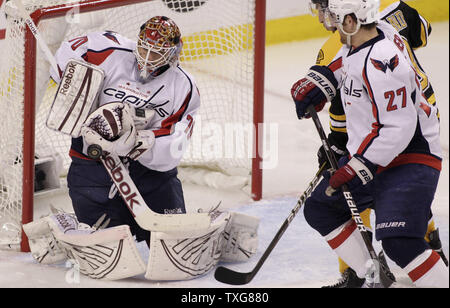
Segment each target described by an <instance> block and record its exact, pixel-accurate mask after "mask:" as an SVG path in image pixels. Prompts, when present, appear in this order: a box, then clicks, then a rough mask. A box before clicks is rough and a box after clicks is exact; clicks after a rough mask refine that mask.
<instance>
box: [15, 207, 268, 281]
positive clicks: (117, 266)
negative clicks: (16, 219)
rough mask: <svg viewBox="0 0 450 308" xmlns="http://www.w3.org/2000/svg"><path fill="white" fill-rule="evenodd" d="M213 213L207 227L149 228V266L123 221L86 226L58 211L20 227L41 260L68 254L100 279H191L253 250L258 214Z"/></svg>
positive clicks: (55, 260) (60, 258) (58, 259)
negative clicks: (101, 225) (140, 276)
mask: <svg viewBox="0 0 450 308" xmlns="http://www.w3.org/2000/svg"><path fill="white" fill-rule="evenodd" d="M211 215H212V217H213V219H212V222H211V224H210V226H208V227H206V228H205V227H202V228H198V229H197V230H188V231H186V230H178V231H176V232H175V231H174V232H152V233H151V237H150V254H149V259H148V264H147V266H145V263H144V262H143V260H142V257H141V254H140V251H139V250H138V249H137V247H136V244H135V241H134V239H133V237H132V236H131V233H130V231H129V227H128V226H126V225H122V226H116V227H112V228H106V229H101V227H100V228H99V229H97V228H98V225H100V224H101V223H102V222H101V221H99V222H97V224H96V225H95V226H93V227H89V226H87V225H85V224H81V223H79V222H78V221H77V219H76V217H75V215H73V214H69V213H64V212H62V213H57V214H54V215H51V216H47V217H44V218H41V219H39V220H37V221H34V222H31V223H28V224H26V225H24V226H23V228H24V231H25V233H26V234H27V236H28V238H29V242H30V248H31V254H32V256H33V258H34V259H36V260H37V261H38V262H39V263H42V264H53V263H62V262H65V261H66V260H67V259H69V260H70V261H71V262H72V263H75V264H77V265H78V267H79V270H80V273H82V274H84V275H86V276H88V277H90V278H93V279H102V280H117V279H123V278H127V277H133V276H136V275H140V274H143V273H145V278H146V279H149V280H189V279H193V278H197V277H199V276H202V275H204V274H206V273H208V272H209V271H210V270H211V269H212V268H214V267H215V266H216V264H217V263H218V262H219V261H226V262H236V261H246V260H248V259H249V258H250V257H252V256H253V255H254V254H255V253H256V250H257V246H258V236H257V230H258V226H259V219H258V218H256V217H252V216H248V215H245V214H241V213H234V212H233V213H228V212H213V213H211ZM103 218H104V217H103Z"/></svg>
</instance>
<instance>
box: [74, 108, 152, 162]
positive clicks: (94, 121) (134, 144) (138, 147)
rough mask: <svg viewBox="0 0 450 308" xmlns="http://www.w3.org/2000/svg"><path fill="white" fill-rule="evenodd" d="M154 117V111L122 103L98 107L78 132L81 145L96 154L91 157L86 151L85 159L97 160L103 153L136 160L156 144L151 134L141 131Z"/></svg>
mask: <svg viewBox="0 0 450 308" xmlns="http://www.w3.org/2000/svg"><path fill="white" fill-rule="evenodd" d="M154 114H155V112H154V111H153V110H142V109H135V108H134V107H131V106H129V105H128V104H124V103H121V102H115V103H108V104H105V105H103V106H101V107H100V108H98V109H97V110H95V111H94V112H93V113H92V114H90V115H89V116H88V118H87V119H86V122H85V124H84V125H83V127H82V129H81V135H82V136H83V138H84V141H85V142H86V143H87V144H88V145H89V146H90V148H91V146H95V149H96V150H97V151H98V155H93V154H91V153H92V152H91V153H90V151H89V148H88V155H89V156H91V157H92V158H97V157H98V156H100V155H101V152H103V151H104V152H108V153H114V154H117V155H118V156H122V157H125V156H126V157H129V158H131V159H138V158H139V157H140V156H141V155H142V154H143V153H145V152H146V151H147V150H149V149H150V148H152V147H153V144H154V142H155V135H154V134H153V132H152V131H150V130H144V129H143V128H145V127H146V126H147V124H148V123H149V122H150V120H151V118H152V117H153V116H154ZM139 129H140V130H139Z"/></svg>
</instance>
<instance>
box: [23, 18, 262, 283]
mask: <svg viewBox="0 0 450 308" xmlns="http://www.w3.org/2000/svg"><path fill="white" fill-rule="evenodd" d="M182 45H183V43H182V40H181V33H180V30H179V28H178V26H177V25H176V24H175V22H174V21H173V20H171V19H169V18H167V17H165V16H155V17H152V18H150V19H149V20H148V21H147V22H146V23H145V24H143V25H142V26H141V28H140V31H139V34H138V37H137V43H136V42H134V41H132V40H130V39H128V38H125V37H123V36H121V35H120V34H117V33H114V32H111V31H105V32H95V33H89V34H87V35H86V36H82V37H78V38H74V39H71V40H69V41H66V42H64V43H62V45H61V47H60V48H59V49H58V51H57V52H56V55H55V58H56V61H57V64H58V72H56V71H54V70H53V69H52V70H51V77H52V79H53V80H54V81H55V82H56V83H59V85H60V86H59V88H58V91H57V93H56V96H55V100H54V103H53V105H52V110H51V113H50V115H49V118H48V120H47V126H50V127H52V128H54V129H56V130H58V131H60V132H63V133H67V131H66V130H65V129H59V128H58V126H56V128H55V126H52V125H54V123H56V122H55V120H61V121H62V122H58V123H62V124H61V127H66V123H69V124H70V125H68V126H70V127H71V129H69V131H70V133H68V134H70V135H72V136H73V137H74V135H75V136H79V137H76V138H73V139H72V144H71V149H70V153H69V154H70V156H71V158H72V163H71V165H70V168H69V172H68V176H67V181H68V187H69V195H70V198H71V200H72V205H73V209H74V212H75V214H72V213H65V212H62V213H60V212H58V213H54V215H50V216H47V217H43V218H41V219H39V220H36V221H33V222H31V223H29V224H26V225H24V231H25V232H26V234H27V236H28V238H29V243H30V249H31V252H32V255H33V257H34V258H35V259H36V260H37V261H38V262H39V263H43V264H53V263H56V262H61V261H65V260H66V259H69V260H71V262H73V263H75V264H76V263H78V267H79V271H80V272H81V273H83V274H85V275H87V276H89V277H92V278H94V279H106V280H116V279H123V278H127V277H132V276H136V275H140V274H143V273H145V278H147V279H149V280H188V279H193V278H196V277H199V276H200V275H203V274H205V273H207V272H208V271H210V270H211V269H212V268H214V266H215V265H216V264H217V262H219V260H222V261H245V260H247V259H248V258H249V257H250V256H252V255H253V254H254V253H255V252H256V249H257V235H256V230H257V228H258V224H259V219H257V218H256V217H252V216H249V215H245V214H240V213H229V212H222V211H218V210H217V209H213V210H211V211H210V212H209V213H196V214H194V213H190V214H191V215H190V216H188V215H171V214H184V213H186V209H185V204H184V198H183V190H182V186H181V182H180V181H179V179H178V178H177V166H178V164H179V162H180V160H181V158H182V156H183V151H184V149H186V143H187V142H188V141H189V139H190V136H191V134H192V129H193V126H194V117H195V114H196V112H197V110H198V108H199V107H200V97H199V92H198V89H197V87H196V83H195V81H194V79H193V77H192V76H191V75H190V74H189V73H187V72H186V71H184V69H183V68H182V67H181V66H180V65H179V63H178V59H179V55H180V52H181V49H182ZM80 72H81V73H80ZM91 88H93V89H95V91H90V89H91ZM97 89H100V90H99V91H97ZM92 92H94V96H93V97H94V99H90V98H92ZM95 98H97V99H95ZM88 101H89V102H88ZM96 101H97V105H95V103H96ZM92 103H94V106H93V107H94V108H93V109H91V108H84V106H85V104H87V105H89V104H92ZM80 106H81V108H79V107H80ZM66 107H68V108H66ZM84 109H87V110H88V112H87V118H86V119H85V120H84V118H85V117H84V116H82V114H84ZM73 110H76V111H78V112H73ZM92 110H94V111H93V112H91V111H92ZM73 113H76V115H74V116H73V117H72V114H73ZM80 118H83V120H82V121H81V124H80V126H78V122H79V119H80ZM73 119H75V121H74V122H72V120H73ZM52 123H53V124H52ZM74 130H75V131H77V133H75V134H72V131H74ZM78 130H79V131H80V132H81V134H78ZM93 148H94V149H96V151H97V154H98V153H103V154H104V155H103V156H102V157H101V159H97V158H96V157H97V155H94V152H93V151H92V149H93ZM99 149H100V150H99ZM119 160H121V161H122V163H120V162H119V163H117V164H116V162H117V161H119ZM111 163H112V165H111ZM124 168H126V169H128V170H127V171H128V172H126V171H125V170H123V169H124ZM107 169H108V171H107ZM128 175H129V177H128ZM129 178H131V179H129ZM113 179H114V182H113ZM132 182H133V183H132ZM133 184H134V185H133ZM132 186H136V187H132ZM117 189H119V190H120V192H118V191H117ZM138 194H139V195H141V196H142V198H140V196H139V198H136V199H133V198H134V197H135V196H136V195H138ZM133 195H134V197H133ZM122 198H123V199H122ZM142 199H143V200H142ZM129 200H134V201H135V202H129ZM140 201H142V203H145V204H141V203H139V202H140ZM138 206H140V207H141V212H140V213H137V211H135V210H136V207H138ZM142 206H145V207H146V206H148V207H150V209H151V210H152V211H150V210H149V211H146V210H145V209H144V210H142ZM129 208H130V209H131V210H132V211H133V214H135V215H136V216H135V217H134V216H133V215H132V214H131V212H130V211H129ZM142 211H143V212H144V214H142ZM154 212H156V213H154ZM150 213H152V214H150ZM159 214H162V215H159ZM164 214H168V215H164ZM154 216H157V217H159V219H160V220H159V221H160V222H156V223H155V221H154V220H152V219H154ZM200 216H201V217H203V218H204V219H202V220H200V218H198V217H200ZM139 217H140V218H142V220H140V219H139ZM188 217H191V220H190V222H189V223H186V224H183V221H184V222H185V221H186V220H188ZM163 218H166V219H163ZM197 218H198V220H197ZM161 221H162V222H161ZM174 221H175V222H174ZM137 222H139V224H138V223H137ZM143 222H145V224H142V223H143ZM164 222H167V223H168V224H169V222H172V224H169V226H168V227H167V225H166V228H162V227H161V225H162V224H164ZM142 225H144V226H146V227H141V226H142ZM144 228H145V229H144ZM149 230H151V234H150V231H149ZM133 235H134V236H135V239H136V241H138V242H142V241H145V242H146V243H147V245H148V246H149V251H150V253H149V256H148V263H147V265H146V264H145V263H144V262H143V261H142V259H141V256H140V253H139V251H138V249H137V246H136V244H135V239H134V238H133ZM238 235H239V236H238ZM180 251H189V253H188V254H185V253H181V254H180Z"/></svg>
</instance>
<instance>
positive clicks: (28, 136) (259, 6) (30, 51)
mask: <svg viewBox="0 0 450 308" xmlns="http://www.w3.org/2000/svg"><path fill="white" fill-rule="evenodd" d="M150 1H154V0H85V1H80V2H77V3H73V4H62V5H55V6H50V7H47V8H41V9H38V10H36V11H34V12H32V13H31V14H30V16H31V18H32V20H33V21H34V23H35V24H36V25H39V22H40V21H42V20H44V19H48V18H56V17H61V16H64V15H65V14H66V13H67V12H68V11H70V10H72V9H76V10H77V12H79V13H85V12H92V11H97V10H100V9H109V8H114V7H120V6H125V5H130V4H137V3H141V2H150ZM265 24H266V0H255V21H254V52H255V54H254V77H253V124H254V125H255V130H254V132H255V133H254V136H253V152H254V153H253V158H252V173H251V174H252V181H251V182H252V183H251V196H252V199H253V200H255V201H256V200H260V199H261V198H262V155H261V153H262V149H263V144H262V142H263V135H264V132H263V125H260V124H262V123H264V68H265ZM24 52H25V62H24V64H25V71H24V111H23V112H24V115H23V119H24V127H23V131H24V133H23V177H22V187H23V188H22V225H23V224H26V223H29V222H31V221H33V212H34V154H35V120H36V119H35V110H36V108H35V107H36V94H35V93H36V55H37V42H36V39H35V37H34V36H33V34H32V32H31V30H30V29H29V28H28V26H26V27H25V45H24ZM21 233H22V234H21V243H20V249H21V251H30V247H29V244H28V239H27V237H26V234H25V232H23V229H22V232H21Z"/></svg>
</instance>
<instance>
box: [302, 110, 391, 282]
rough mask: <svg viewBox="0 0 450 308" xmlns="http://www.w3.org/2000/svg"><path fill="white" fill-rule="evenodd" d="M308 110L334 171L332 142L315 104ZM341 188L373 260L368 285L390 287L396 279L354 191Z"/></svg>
mask: <svg viewBox="0 0 450 308" xmlns="http://www.w3.org/2000/svg"><path fill="white" fill-rule="evenodd" d="M307 110H308V112H309V114H310V115H311V118H312V120H313V122H314V125H315V126H316V129H317V132H318V133H319V136H320V139H321V141H322V144H323V148H324V150H325V154H326V155H327V158H328V161H329V162H330V166H331V168H332V171H333V172H334V171H336V170H337V169H338V162H337V159H336V157H335V156H334V152H333V151H332V150H331V147H330V143H329V142H328V139H327V137H326V135H325V131H324V130H323V126H322V123H321V122H320V119H319V117H318V115H317V112H316V109H315V108H314V106H313V105H310V106H309V107H308V109H307ZM341 189H342V193H343V195H344V198H345V201H346V202H347V205H348V207H349V209H350V212H351V214H352V218H353V220H354V221H355V223H356V226H357V228H358V230H359V232H361V235H362V238H363V240H364V244H365V246H366V248H367V250H368V251H369V254H370V258H371V261H372V264H371V266H370V267H368V272H367V274H366V282H368V280H369V279H370V280H371V281H370V283H368V284H367V285H368V286H369V287H375V284H376V283H378V282H381V284H382V285H383V286H384V287H385V288H388V287H389V286H390V285H391V284H392V283H393V282H394V281H393V280H392V279H391V278H389V277H388V276H387V275H386V273H385V271H384V270H383V268H381V266H380V262H379V260H378V256H377V254H376V252H375V249H374V248H373V246H372V241H371V236H370V234H369V232H368V231H367V229H366V226H365V225H364V223H363V220H362V219H361V216H360V215H359V211H358V208H357V207H356V203H355V200H354V199H353V196H352V193H351V192H350V190H349V189H348V186H347V185H346V184H344V185H342V186H341ZM327 190H328V189H327ZM380 269H381V270H380Z"/></svg>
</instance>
